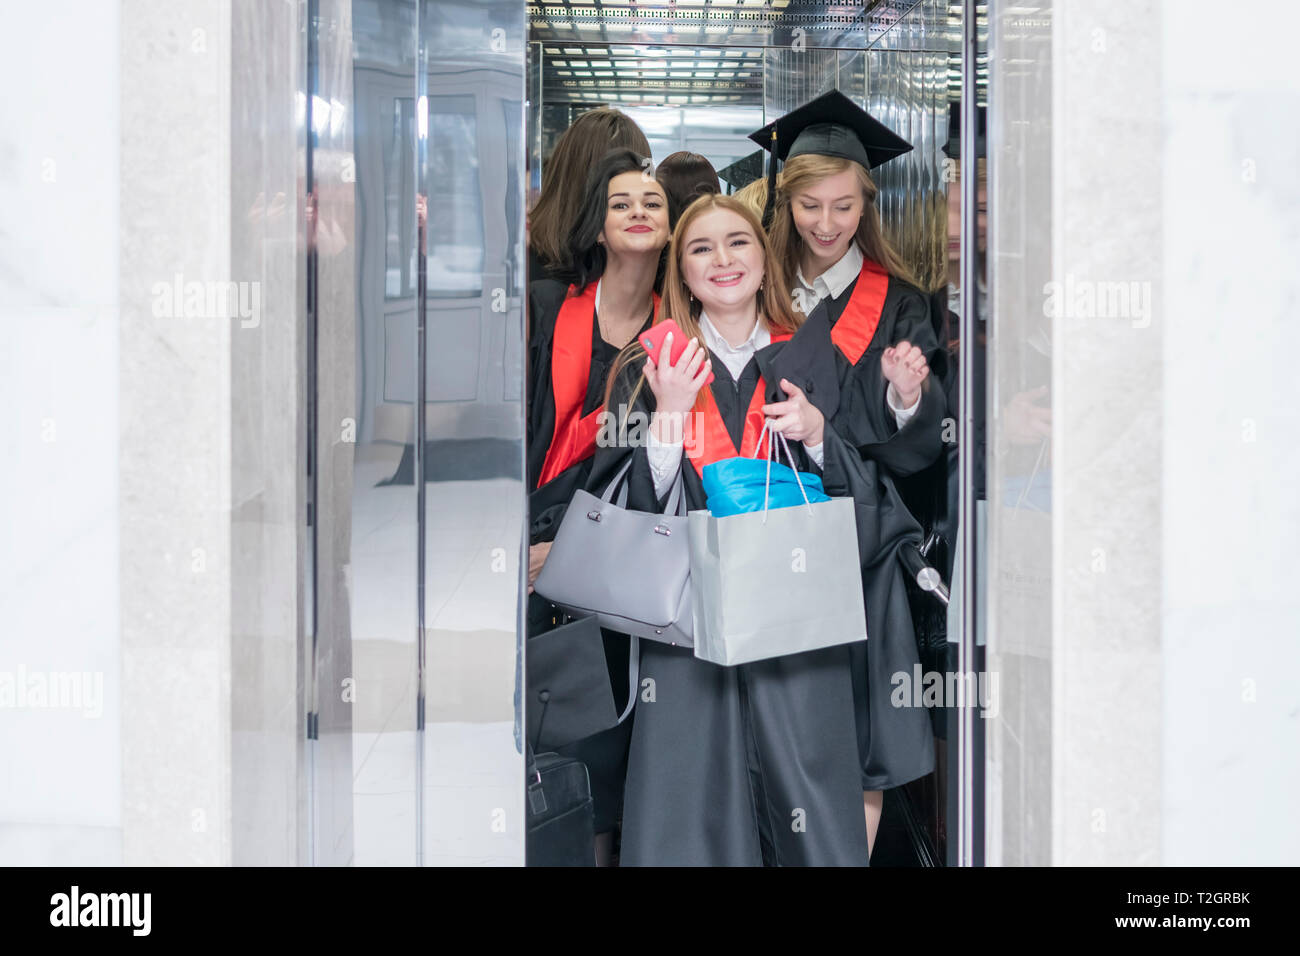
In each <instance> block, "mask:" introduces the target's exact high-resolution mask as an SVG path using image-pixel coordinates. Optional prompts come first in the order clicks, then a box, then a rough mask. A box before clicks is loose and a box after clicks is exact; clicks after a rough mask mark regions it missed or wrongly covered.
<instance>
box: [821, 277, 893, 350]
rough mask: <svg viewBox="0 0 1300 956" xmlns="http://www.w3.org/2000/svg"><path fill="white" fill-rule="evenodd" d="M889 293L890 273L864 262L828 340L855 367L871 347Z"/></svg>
mask: <svg viewBox="0 0 1300 956" xmlns="http://www.w3.org/2000/svg"><path fill="white" fill-rule="evenodd" d="M888 291H889V273H888V272H886V271H885V270H884V269H883V268H882V267H881V266H879V265H877V264H876V263H874V262H872V261H871V260H870V259H865V260H863V263H862V271H861V272H859V273H858V281H857V283H856V284H855V285H854V286H853V294H852V295H850V296H849V304H848V305H846V306H845V307H844V312H843V313H842V314H841V315H840V317H839V320H838V321H837V322H836V323H835V325H834V326H832V328H831V341H832V342H834V343H835V347H836V348H838V349H839V350H840V352H842V353H843V355H844V357H845V358H846V359H848V360H849V364H850V365H857V364H858V359H860V358H862V353H863V352H865V351H866V350H867V346H868V345H870V344H871V337H872V336H873V335H875V334H876V326H877V325H879V324H880V313H881V311H882V310H883V309H884V307H885V293H887V292H888Z"/></svg>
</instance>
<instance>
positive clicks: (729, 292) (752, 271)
mask: <svg viewBox="0 0 1300 956" xmlns="http://www.w3.org/2000/svg"><path fill="white" fill-rule="evenodd" d="M681 250H682V251H681V264H680V265H681V272H682V279H683V280H684V281H685V282H686V286H687V288H689V289H690V290H691V293H692V294H693V295H694V296H695V298H697V299H699V300H700V304H701V305H702V306H703V307H704V310H705V311H706V312H707V311H709V310H710V309H712V310H713V311H715V312H721V311H724V310H728V309H734V308H735V307H736V306H737V305H739V304H741V303H743V302H745V301H746V300H749V301H750V302H755V301H757V300H756V296H757V294H758V289H759V286H760V285H762V284H763V246H762V244H761V243H760V242H759V241H758V237H757V236H756V235H754V230H753V228H752V227H751V226H750V225H749V223H748V222H746V221H745V219H744V218H743V217H742V216H739V215H737V214H736V213H734V212H732V211H731V210H729V209H713V210H710V211H709V212H706V213H702V214H701V215H699V216H696V217H695V218H694V219H693V220H692V221H691V223H690V225H689V226H688V228H687V230H686V234H685V235H684V236H683V237H682V243H681Z"/></svg>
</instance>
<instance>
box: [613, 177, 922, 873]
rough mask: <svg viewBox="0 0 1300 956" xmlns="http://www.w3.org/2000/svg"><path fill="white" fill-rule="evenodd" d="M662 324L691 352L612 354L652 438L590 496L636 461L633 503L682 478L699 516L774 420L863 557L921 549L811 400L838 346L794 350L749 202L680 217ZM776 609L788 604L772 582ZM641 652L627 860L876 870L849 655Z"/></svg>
mask: <svg viewBox="0 0 1300 956" xmlns="http://www.w3.org/2000/svg"><path fill="white" fill-rule="evenodd" d="M663 314H664V315H671V316H672V318H673V319H674V320H675V321H676V322H677V324H678V325H679V326H680V328H681V329H682V331H683V334H685V335H687V336H689V337H690V343H689V344H688V345H687V347H686V350H685V352H684V353H683V354H682V355H681V356H680V357H679V358H678V360H677V362H676V363H673V362H672V361H671V359H670V354H671V345H672V343H671V342H665V343H664V344H663V346H662V348H661V350H660V352H659V354H657V355H647V354H646V353H645V351H644V349H643V348H642V347H641V346H640V345H639V344H636V345H632V346H629V348H628V349H627V350H625V352H624V353H623V354H622V355H621V356H620V357H619V360H618V363H617V364H616V366H615V369H614V371H613V373H611V380H610V395H609V396H608V398H607V405H608V407H609V408H611V409H613V408H618V409H621V410H623V412H624V413H625V414H626V416H627V419H628V420H631V419H633V418H636V419H638V420H645V419H648V421H649V423H650V424H649V428H648V430H646V434H645V436H644V440H639V439H638V438H637V437H636V436H635V433H634V432H633V431H632V430H631V429H630V428H629V429H628V430H627V431H626V432H623V434H624V435H625V436H626V440H624V441H621V442H619V443H618V445H617V447H616V446H615V445H613V444H610V445H602V447H600V448H598V449H597V450H596V459H595V464H594V465H593V467H592V473H591V478H590V480H589V483H588V489H589V490H592V491H596V490H601V491H603V490H605V489H606V488H607V486H608V485H609V483H610V482H611V481H613V480H615V479H616V478H617V477H618V476H619V475H620V473H621V472H622V470H623V469H624V467H625V466H628V471H627V474H626V479H625V480H626V482H627V492H628V497H627V507H628V508H631V509H634V510H641V511H650V512H661V511H662V510H663V508H664V507H665V501H666V499H667V498H668V497H669V493H670V491H671V489H672V488H673V486H674V484H675V483H676V482H677V481H680V482H681V483H682V489H683V493H684V497H685V500H686V503H687V507H688V508H689V509H691V510H698V509H702V508H705V507H707V500H706V495H705V492H704V487H703V479H702V474H703V470H704V467H705V466H706V465H708V464H710V463H712V462H715V461H719V460H722V459H724V458H729V457H733V456H737V455H741V456H747V457H754V456H755V455H756V454H757V451H758V439H759V436H760V434H761V431H762V426H763V423H764V421H765V419H766V420H770V421H771V422H772V425H773V427H774V428H776V429H778V430H779V431H781V432H782V433H783V434H784V435H785V436H786V437H787V439H788V441H789V445H790V448H791V450H792V451H793V453H794V455H795V458H796V461H797V463H798V466H799V467H800V468H801V469H803V470H817V471H820V472H821V474H822V477H823V483H824V486H825V488H826V490H827V492H828V493H829V494H832V495H839V496H849V497H854V498H855V500H860V501H861V502H862V503H863V504H864V505H865V507H864V508H863V509H862V510H861V512H860V518H861V520H860V524H859V532H858V538H859V547H860V549H862V550H864V551H866V552H869V553H870V554H871V555H872V556H873V557H872V560H874V559H875V557H874V556H876V555H878V554H884V553H892V550H893V549H894V548H896V547H897V545H898V542H899V541H900V540H902V539H904V538H907V537H909V536H912V537H915V535H916V534H917V529H916V527H915V523H914V522H912V521H911V516H910V515H909V514H908V513H907V512H906V509H905V508H903V507H902V505H901V503H900V502H898V500H897V498H896V497H894V498H890V499H887V500H882V499H881V498H880V497H879V494H878V488H879V487H880V486H879V484H878V483H877V482H876V481H875V480H874V478H873V476H872V474H871V470H872V469H873V468H874V467H875V466H874V464H872V463H869V462H868V463H864V462H863V461H862V459H861V457H860V456H859V454H858V452H857V450H856V449H855V448H854V447H853V446H851V445H850V444H848V443H846V442H845V441H844V440H843V439H841V438H840V437H839V436H838V435H836V434H835V432H834V430H833V429H832V428H830V427H829V426H828V425H827V424H826V419H825V417H824V416H823V414H822V413H821V411H820V410H819V409H818V408H817V407H816V406H814V405H813V404H811V403H810V402H809V401H808V400H807V398H806V395H805V392H806V390H807V388H809V387H812V388H813V389H814V390H815V391H819V392H821V391H825V392H827V393H828V394H833V393H834V391H835V387H836V386H835V376H836V369H835V365H834V363H833V361H832V360H831V356H830V350H829V347H830V342H829V339H827V340H825V341H818V340H816V339H814V338H806V339H803V340H801V345H800V347H799V348H795V347H794V345H793V339H792V336H793V335H794V333H795V331H796V329H797V327H798V323H799V318H800V317H799V315H798V314H797V313H796V312H794V311H793V310H792V309H791V308H790V298H789V293H788V292H787V290H786V288H785V283H784V279H783V277H782V276H781V272H780V269H779V267H778V266H777V263H776V260H775V258H774V257H773V255H772V252H771V249H770V247H769V246H768V243H767V240H766V237H765V235H764V233H763V230H762V227H761V225H760V223H759V221H758V218H757V216H755V215H754V213H752V212H751V211H749V210H748V209H747V208H746V207H745V206H744V205H743V204H742V203H740V202H738V201H737V200H735V199H734V198H731V197H726V196H717V195H712V196H705V197H701V198H700V199H697V200H696V201H695V202H694V203H692V204H691V206H689V207H688V208H687V209H686V211H685V212H684V213H683V215H682V217H681V220H680V221H679V223H678V226H677V229H676V231H675V232H674V234H673V242H672V245H671V246H670V248H669V256H668V265H667V273H666V277H665V280H664V309H663ZM711 375H712V376H713V380H712V382H711V383H710V376H711ZM641 416H645V418H644V419H642V418H641ZM688 420H689V421H690V436H691V438H690V441H689V443H687V442H686V441H685V440H684V439H685V436H686V432H685V429H684V426H685V423H686V421H688ZM635 585H636V582H634V581H632V582H627V586H629V587H634V586H635ZM771 600H772V601H774V602H778V601H781V600H782V595H781V593H780V587H779V582H773V583H772V594H771ZM809 610H810V612H811V611H812V609H809ZM640 647H641V652H640V653H641V657H640V685H639V689H640V694H639V697H638V700H637V713H636V725H635V727H634V728H633V737H632V745H631V749H630V752H629V756H628V772H627V783H626V797H625V802H624V811H623V849H622V863H623V865H677V866H680V865H707V866H757V865H764V864H766V865H781V866H801V865H802V866H814V865H818V866H827V865H830V866H865V865H867V862H868V845H867V833H866V828H865V826H864V825H863V815H862V787H861V779H860V773H859V771H858V767H857V763H858V745H857V739H856V733H855V729H856V723H855V706H854V705H855V688H854V680H853V677H852V671H851V662H852V658H851V655H850V652H849V648H848V647H847V646H843V645H841V646H838V647H829V648H823V649H821V650H816V651H810V652H805V653H799V654H791V655H786V656H782V657H776V658H770V659H767V660H761V661H756V662H752V663H747V664H740V665H736V666H733V667H723V666H719V665H717V664H712V663H709V662H707V661H701V660H698V659H696V658H695V656H694V654H693V652H692V651H691V649H689V648H679V647H674V646H669V645H666V644H661V643H656V642H653V641H647V640H643V641H641V642H640Z"/></svg>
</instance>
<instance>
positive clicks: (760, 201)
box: [734, 176, 780, 220]
mask: <svg viewBox="0 0 1300 956" xmlns="http://www.w3.org/2000/svg"><path fill="white" fill-rule="evenodd" d="M777 181H778V183H779V182H780V180H779V179H778V180H777ZM778 188H780V187H779V186H778ZM734 198H735V199H736V201H737V202H740V203H743V204H744V206H745V207H746V208H747V209H748V210H749V211H750V212H752V213H753V214H754V215H755V216H757V217H759V219H760V220H761V219H762V217H763V210H764V209H765V208H766V207H767V180H766V179H765V178H764V177H762V176H759V177H758V178H757V179H755V180H754V181H753V182H751V183H750V184H749V185H747V186H744V187H743V188H741V189H739V190H737V191H736V192H735V194H734Z"/></svg>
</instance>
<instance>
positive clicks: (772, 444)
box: [754, 418, 812, 524]
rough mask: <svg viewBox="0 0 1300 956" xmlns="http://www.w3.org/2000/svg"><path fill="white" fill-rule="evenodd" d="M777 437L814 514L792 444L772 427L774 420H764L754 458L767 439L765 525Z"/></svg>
mask: <svg viewBox="0 0 1300 956" xmlns="http://www.w3.org/2000/svg"><path fill="white" fill-rule="evenodd" d="M773 435H775V436H776V437H777V438H779V439H781V447H782V448H784V449H785V457H786V460H788V461H789V462H790V470H791V471H793V472H794V480H795V481H796V482H798V484H799V493H800V494H802V495H803V503H804V504H805V505H807V506H808V511H809V512H810V513H811V512H812V502H810V501H809V500H808V492H807V490H806V489H805V488H804V486H803V479H802V478H800V477H799V466H798V465H796V464H795V463H794V454H793V453H792V452H791V451H790V444H789V442H787V441H786V440H785V435H783V434H781V433H780V432H779V431H777V430H776V429H774V428H773V427H772V419H770V418H768V419H764V421H763V431H762V432H760V433H759V436H758V445H757V446H756V447H755V448H754V457H755V458H757V457H758V450H759V449H760V448H762V447H763V439H764V438H765V437H766V438H767V456H766V457H767V476H766V477H765V478H764V479H763V524H767V502H768V497H769V495H770V493H771V488H772V458H773V457H774V454H775V452H776V441H775V439H773V438H772V436H773Z"/></svg>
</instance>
